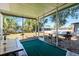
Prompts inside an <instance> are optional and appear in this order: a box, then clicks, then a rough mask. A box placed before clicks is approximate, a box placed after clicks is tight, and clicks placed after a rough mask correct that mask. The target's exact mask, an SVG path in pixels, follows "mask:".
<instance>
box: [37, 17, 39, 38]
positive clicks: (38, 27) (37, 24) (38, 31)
mask: <svg viewBox="0 0 79 59" xmlns="http://www.w3.org/2000/svg"><path fill="white" fill-rule="evenodd" d="M37 25H38V38H39V17H38V19H37Z"/></svg>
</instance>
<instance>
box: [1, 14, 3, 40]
mask: <svg viewBox="0 0 79 59" xmlns="http://www.w3.org/2000/svg"><path fill="white" fill-rule="evenodd" d="M2 39H3V15H2V14H1V13H0V40H2Z"/></svg>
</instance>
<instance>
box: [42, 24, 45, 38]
mask: <svg viewBox="0 0 79 59" xmlns="http://www.w3.org/2000/svg"><path fill="white" fill-rule="evenodd" d="M42 24H43V23H42ZM42 29H43V39H44V34H45V33H44V24H43V27H42Z"/></svg>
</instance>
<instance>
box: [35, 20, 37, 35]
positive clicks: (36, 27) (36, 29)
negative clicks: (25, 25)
mask: <svg viewBox="0 0 79 59" xmlns="http://www.w3.org/2000/svg"><path fill="white" fill-rule="evenodd" d="M35 23H36V24H35V36H37V20H35Z"/></svg>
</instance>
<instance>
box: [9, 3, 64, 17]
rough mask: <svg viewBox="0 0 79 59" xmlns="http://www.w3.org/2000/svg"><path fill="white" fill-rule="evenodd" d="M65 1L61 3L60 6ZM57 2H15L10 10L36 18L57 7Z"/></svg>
mask: <svg viewBox="0 0 79 59" xmlns="http://www.w3.org/2000/svg"><path fill="white" fill-rule="evenodd" d="M63 4H64V3H59V4H58V6H60V5H63ZM56 6H57V4H56V3H15V4H13V3H12V4H10V11H12V12H17V13H19V14H22V15H25V16H29V17H33V18H36V17H38V16H41V15H43V14H44V13H46V12H48V11H50V10H52V9H55V8H56Z"/></svg>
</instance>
